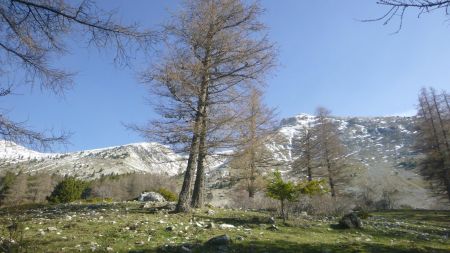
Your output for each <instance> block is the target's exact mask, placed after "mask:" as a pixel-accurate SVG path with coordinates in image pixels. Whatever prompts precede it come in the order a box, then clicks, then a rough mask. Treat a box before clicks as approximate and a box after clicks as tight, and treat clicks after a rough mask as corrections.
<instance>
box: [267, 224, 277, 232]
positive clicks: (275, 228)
mask: <svg viewBox="0 0 450 253" xmlns="http://www.w3.org/2000/svg"><path fill="white" fill-rule="evenodd" d="M267 230H271V231H276V230H278V227H277V226H275V224H272V225H270V226H269V227H268V228H267Z"/></svg>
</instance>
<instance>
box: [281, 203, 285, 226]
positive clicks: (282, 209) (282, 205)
mask: <svg viewBox="0 0 450 253" xmlns="http://www.w3.org/2000/svg"><path fill="white" fill-rule="evenodd" d="M281 216H282V217H283V222H286V215H285V213H284V200H281Z"/></svg>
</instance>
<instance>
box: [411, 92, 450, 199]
mask: <svg viewBox="0 0 450 253" xmlns="http://www.w3.org/2000/svg"><path fill="white" fill-rule="evenodd" d="M448 100H449V98H448V95H447V94H446V92H442V93H441V94H437V93H436V91H435V90H434V89H433V88H430V89H429V90H427V89H425V88H423V89H422V90H421V92H420V95H419V108H418V109H419V110H418V113H417V127H418V130H419V131H418V132H419V133H418V139H417V142H416V148H417V150H418V151H419V152H421V153H423V154H424V155H425V157H424V158H423V159H422V160H421V163H420V171H421V174H422V175H423V176H424V177H425V179H427V180H429V181H430V182H431V183H432V185H433V187H434V190H435V191H436V192H437V193H438V194H439V195H446V196H447V198H448V199H449V200H450V147H449V144H450V136H449V133H450V110H449V107H448Z"/></svg>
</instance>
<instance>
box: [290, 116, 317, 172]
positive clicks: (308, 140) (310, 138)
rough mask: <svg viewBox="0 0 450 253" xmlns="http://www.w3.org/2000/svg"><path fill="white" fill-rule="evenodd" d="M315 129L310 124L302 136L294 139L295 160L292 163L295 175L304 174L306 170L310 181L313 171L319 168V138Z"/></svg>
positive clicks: (304, 128) (304, 129)
mask: <svg viewBox="0 0 450 253" xmlns="http://www.w3.org/2000/svg"><path fill="white" fill-rule="evenodd" d="M314 130H315V128H314V127H313V126H312V124H311V123H309V124H308V125H307V126H304V127H303V131H302V134H301V136H299V137H297V138H294V140H293V150H294V155H295V159H294V161H293V163H292V168H293V172H294V173H295V174H303V173H304V172H305V170H306V176H307V180H308V181H312V179H313V169H314V168H315V167H317V154H318V152H317V151H318V150H317V146H318V145H317V144H318V143H317V137H316V135H315V133H314V132H315V131H314Z"/></svg>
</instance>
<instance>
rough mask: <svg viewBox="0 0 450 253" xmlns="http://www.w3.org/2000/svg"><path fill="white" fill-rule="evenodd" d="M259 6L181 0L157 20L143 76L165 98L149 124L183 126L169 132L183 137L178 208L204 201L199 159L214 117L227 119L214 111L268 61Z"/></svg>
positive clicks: (243, 90) (258, 78)
mask: <svg viewBox="0 0 450 253" xmlns="http://www.w3.org/2000/svg"><path fill="white" fill-rule="evenodd" d="M261 12H262V10H261V8H260V7H259V5H258V4H256V3H253V4H244V3H243V2H242V1H240V0H220V1H219V0H189V1H185V2H184V4H183V9H182V10H180V12H179V13H177V14H175V15H174V17H173V18H172V21H171V22H170V23H169V24H166V25H165V26H164V27H165V29H164V30H165V45H166V46H167V50H165V52H163V53H162V55H163V56H162V57H161V59H160V61H159V63H158V64H155V65H153V66H152V67H151V68H150V70H149V71H148V72H145V73H144V74H143V76H144V79H146V80H147V81H151V83H152V84H153V85H152V87H153V88H152V89H153V90H156V92H155V93H154V95H156V96H159V95H162V96H159V97H160V98H162V100H164V101H165V102H164V103H163V104H162V105H161V106H159V107H164V109H162V110H161V111H167V112H168V114H167V115H162V116H163V118H166V119H165V120H161V121H160V122H159V123H157V124H152V125H159V129H162V128H164V127H166V126H167V125H166V124H165V123H167V122H168V121H170V120H172V122H175V123H180V126H182V127H179V129H172V130H179V131H178V132H176V133H172V134H168V136H169V137H170V138H172V139H177V138H181V136H183V137H182V138H183V140H186V139H189V141H188V143H189V144H188V145H187V148H186V151H187V152H188V153H189V155H188V161H187V166H186V171H185V173H184V180H183V185H182V188H181V191H180V194H179V200H178V204H177V208H176V211H178V212H187V211H189V210H190V208H191V206H193V207H201V206H202V205H203V192H204V184H205V159H206V156H207V154H208V148H209V147H211V143H215V141H214V138H211V137H212V136H211V132H213V131H215V130H216V128H219V125H221V124H218V123H217V119H221V120H219V121H222V123H223V122H229V121H230V120H232V119H233V117H222V116H217V114H222V113H226V112H227V110H226V109H225V108H231V107H233V104H235V103H236V101H238V100H239V99H240V98H241V97H242V95H243V94H248V90H249V88H250V87H251V86H252V85H257V84H261V83H262V81H263V79H264V76H265V73H266V72H267V71H268V70H269V69H270V68H271V67H273V65H274V59H275V53H274V46H273V44H271V43H270V42H269V40H268V38H267V36H266V35H265V34H264V30H265V27H264V26H263V25H262V24H261V23H260V22H259V21H258V17H259V15H260V14H261ZM167 107H169V108H167ZM159 109H161V108H159ZM178 112H181V113H178ZM224 118H225V119H224ZM222 125H223V124H222ZM167 127H168V128H171V127H170V126H167ZM164 132H166V133H167V131H164V130H162V131H160V133H162V134H164ZM179 132H183V133H184V134H183V135H180V134H179ZM216 132H217V131H216ZM219 132H221V131H219ZM217 136H218V135H216V137H217ZM221 138H223V136H222V137H221ZM174 145H177V144H174ZM196 171H197V173H196V175H194V174H195V172H196ZM194 176H195V182H194V180H193V179H194ZM193 184H194V185H193ZM192 187H193V188H192Z"/></svg>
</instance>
